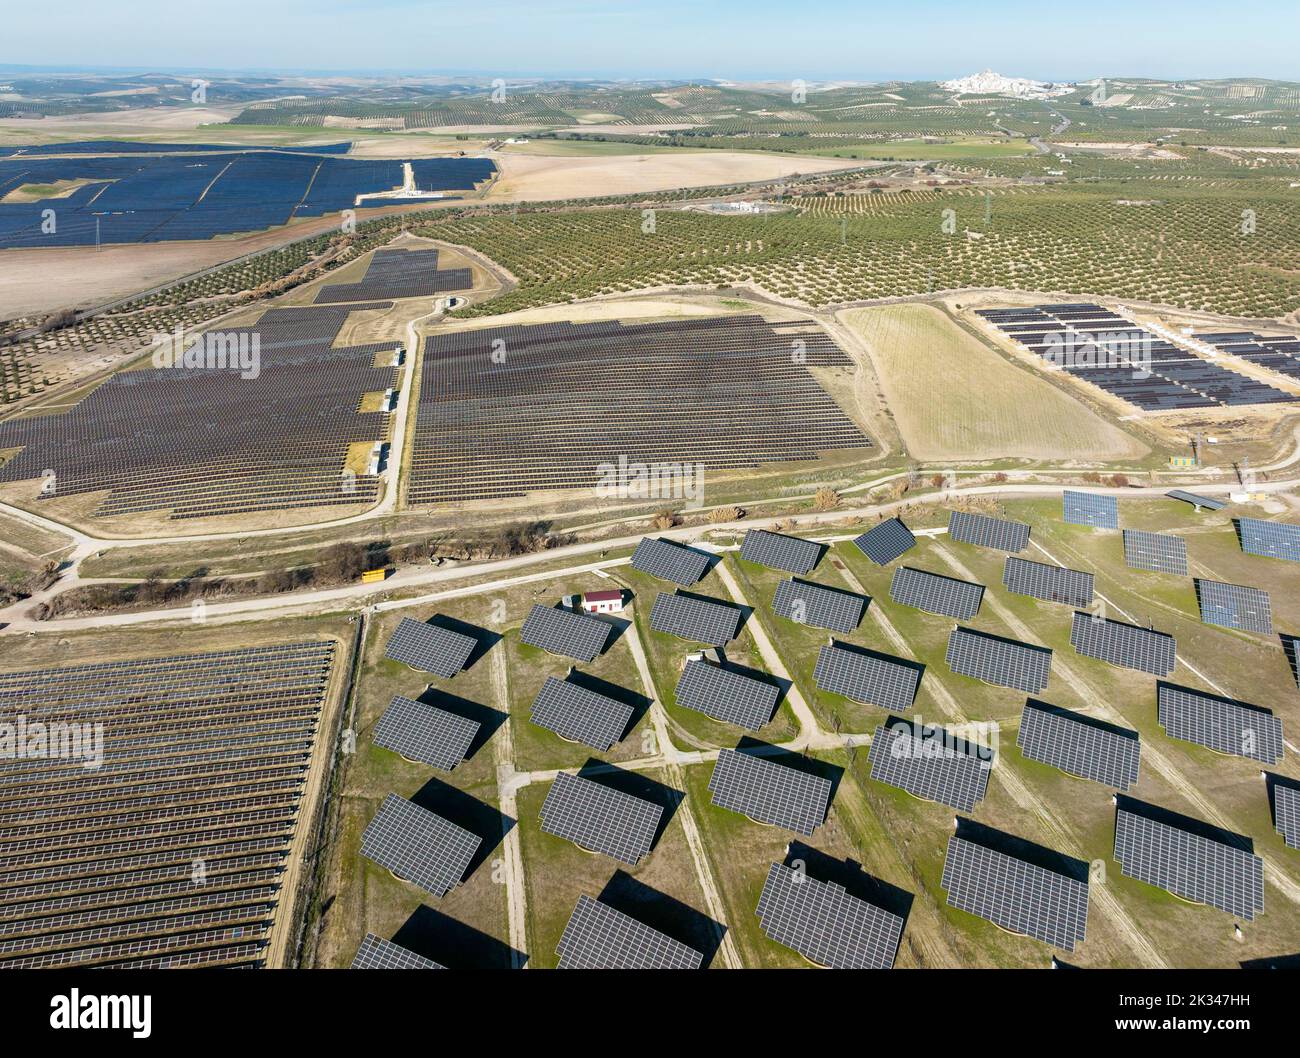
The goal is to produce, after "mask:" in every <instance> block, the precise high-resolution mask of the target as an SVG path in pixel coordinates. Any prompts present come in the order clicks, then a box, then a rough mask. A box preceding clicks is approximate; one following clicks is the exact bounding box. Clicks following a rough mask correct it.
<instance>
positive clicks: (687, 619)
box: [650, 592, 742, 647]
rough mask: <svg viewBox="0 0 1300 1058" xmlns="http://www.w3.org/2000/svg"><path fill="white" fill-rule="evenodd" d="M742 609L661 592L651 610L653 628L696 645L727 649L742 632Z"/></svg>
mask: <svg viewBox="0 0 1300 1058" xmlns="http://www.w3.org/2000/svg"><path fill="white" fill-rule="evenodd" d="M741 616H742V613H741V610H740V608H739V607H738V606H730V605H728V604H727V603H723V602H718V601H717V600H715V599H705V598H702V597H701V596H697V595H682V594H680V593H678V594H674V595H669V594H668V593H667V592H660V593H659V594H658V595H656V596H655V601H654V605H653V606H652V607H651V608H650V627H651V628H653V629H654V630H655V631H656V632H667V633H668V634H669V635H674V636H678V637H679V638H681V639H689V640H692V641H693V642H696V643H709V644H711V645H712V646H715V647H722V646H726V645H727V644H728V643H729V642H731V640H733V639H735V638H736V634H737V633H738V632H739V631H740V618H741Z"/></svg>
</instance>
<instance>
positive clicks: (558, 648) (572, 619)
mask: <svg viewBox="0 0 1300 1058" xmlns="http://www.w3.org/2000/svg"><path fill="white" fill-rule="evenodd" d="M612 631H613V626H612V625H608V624H606V623H605V622H604V621H602V620H600V619H599V618H597V617H591V616H589V615H588V614H582V613H578V612H576V611H575V610H564V609H560V608H559V607H556V606H542V605H540V604H537V605H534V606H533V608H532V610H531V611H530V612H529V614H528V617H527V618H526V619H525V620H524V627H523V629H522V630H521V631H520V633H519V638H520V639H522V640H523V641H524V642H525V643H527V644H529V646H534V647H540V648H541V649H542V650H545V651H546V652H547V653H548V654H559V655H561V656H562V657H567V658H573V659H574V660H576V661H594V660H595V659H596V657H597V656H598V655H599V654H600V652H601V651H602V650H604V649H605V644H606V643H607V642H608V641H609V635H610V633H611V632H612Z"/></svg>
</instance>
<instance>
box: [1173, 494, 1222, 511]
mask: <svg viewBox="0 0 1300 1058" xmlns="http://www.w3.org/2000/svg"><path fill="white" fill-rule="evenodd" d="M1165 495H1166V496H1168V497H1169V498H1170V499H1171V500H1182V501H1183V502H1184V503H1190V504H1191V505H1192V506H1193V507H1197V508H1200V507H1204V508H1205V509H1206V510H1207V511H1221V510H1223V508H1224V507H1226V506H1227V504H1226V503H1224V502H1223V501H1222V500H1216V499H1213V498H1212V497H1210V496H1200V495H1198V494H1197V493H1195V492H1185V491H1184V490H1183V489H1172V490H1171V491H1169V492H1166V493H1165Z"/></svg>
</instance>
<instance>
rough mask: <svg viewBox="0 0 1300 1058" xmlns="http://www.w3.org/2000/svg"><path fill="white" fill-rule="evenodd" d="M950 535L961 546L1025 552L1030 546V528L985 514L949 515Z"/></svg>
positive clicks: (956, 513)
mask: <svg viewBox="0 0 1300 1058" xmlns="http://www.w3.org/2000/svg"><path fill="white" fill-rule="evenodd" d="M948 535H949V536H950V537H952V538H953V539H954V540H956V541H957V542H958V543H961V544H976V545H978V546H980V547H992V548H996V549H997V550H999V551H1011V552H1013V553H1014V552H1016V551H1023V550H1024V549H1025V548H1026V547H1027V546H1029V526H1027V525H1025V524H1024V523H1023V522H1009V521H1006V520H1005V519H1003V518H990V517H988V516H987V515H984V514H970V513H968V512H967V511H952V512H951V513H950V514H949V515H948Z"/></svg>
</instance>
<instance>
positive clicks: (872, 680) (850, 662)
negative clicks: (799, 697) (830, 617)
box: [813, 643, 923, 713]
mask: <svg viewBox="0 0 1300 1058" xmlns="http://www.w3.org/2000/svg"><path fill="white" fill-rule="evenodd" d="M922 671H923V670H922V669H921V667H920V666H919V665H917V664H916V663H914V662H912V663H909V662H905V661H903V660H901V659H899V658H891V657H889V656H888V655H887V654H878V653H876V652H875V651H871V650H864V649H863V648H861V647H849V646H845V645H843V644H841V643H828V644H826V646H824V647H822V648H821V651H820V652H819V653H818V655H817V665H816V667H815V668H814V670H813V679H814V680H815V681H816V683H817V686H818V687H819V688H821V689H822V690H823V691H829V692H831V693H832V694H842V695H843V696H844V697H845V698H851V699H852V700H853V701H855V702H864V703H866V704H867V705H878V706H880V707H881V708H882V709H889V710H892V711H893V712H896V713H901V712H903V711H904V710H907V709H910V708H912V703H913V702H914V701H915V700H916V688H917V686H918V685H919V684H920V682H921V675H922Z"/></svg>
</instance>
